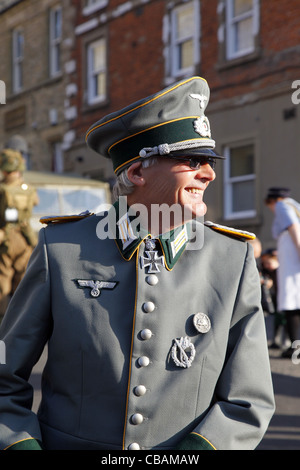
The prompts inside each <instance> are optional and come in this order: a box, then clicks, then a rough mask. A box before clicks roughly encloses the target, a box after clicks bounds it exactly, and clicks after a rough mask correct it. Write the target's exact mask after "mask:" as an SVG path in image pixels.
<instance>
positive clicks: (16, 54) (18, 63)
mask: <svg viewBox="0 0 300 470" xmlns="http://www.w3.org/2000/svg"><path fill="white" fill-rule="evenodd" d="M23 61H24V35H23V32H22V31H21V30H19V29H16V30H15V31H13V44H12V62H13V64H12V65H13V67H12V73H13V80H12V87H13V92H14V93H17V92H19V91H21V90H22V88H23Z"/></svg>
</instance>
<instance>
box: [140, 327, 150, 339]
mask: <svg viewBox="0 0 300 470" xmlns="http://www.w3.org/2000/svg"><path fill="white" fill-rule="evenodd" d="M151 336H152V331H151V330H148V328H145V329H144V330H142V331H141V337H142V338H143V339H150V338H151Z"/></svg>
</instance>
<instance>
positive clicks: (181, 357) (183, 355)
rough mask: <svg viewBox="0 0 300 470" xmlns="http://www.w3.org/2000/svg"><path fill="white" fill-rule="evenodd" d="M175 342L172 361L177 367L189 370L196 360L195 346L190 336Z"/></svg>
mask: <svg viewBox="0 0 300 470" xmlns="http://www.w3.org/2000/svg"><path fill="white" fill-rule="evenodd" d="M174 341H175V343H174V345H173V347H172V350H171V356H172V359H173V361H174V362H175V365H176V366H177V367H183V368H185V369H188V368H189V367H191V365H192V362H193V360H194V359H195V355H196V350H195V346H194V345H193V343H192V342H191V340H190V338H189V337H188V336H185V337H184V338H183V337H181V338H180V339H175V340H174ZM188 351H189V352H188Z"/></svg>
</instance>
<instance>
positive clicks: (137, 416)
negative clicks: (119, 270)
mask: <svg viewBox="0 0 300 470" xmlns="http://www.w3.org/2000/svg"><path fill="white" fill-rule="evenodd" d="M146 282H147V283H148V284H149V285H150V286H156V284H157V283H158V277H157V276H156V275H155V274H149V275H148V276H147V277H146ZM143 310H144V312H145V313H151V312H153V311H154V310H155V304H154V303H153V302H150V301H149V302H145V303H144V304H143ZM151 337H152V331H151V330H149V329H148V328H145V329H144V330H142V331H141V338H142V339H143V340H148V339H150V338H151ZM138 364H139V366H140V367H148V365H149V364H150V359H149V357H147V356H141V357H139V358H138ZM133 392H134V394H135V395H136V396H137V397H142V396H143V395H145V393H146V392H147V389H146V387H145V385H137V386H136V387H134V390H133ZM143 421H144V417H143V415H142V414H141V413H134V414H133V415H132V416H131V422H132V424H135V425H138V424H142V422H143ZM140 448H141V447H140V445H139V444H138V443H137V442H132V443H131V444H130V445H129V446H128V450H140Z"/></svg>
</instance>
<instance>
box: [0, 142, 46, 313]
mask: <svg viewBox="0 0 300 470" xmlns="http://www.w3.org/2000/svg"><path fill="white" fill-rule="evenodd" d="M0 170H1V172H2V174H3V180H2V181H1V184H0V319H1V317H2V316H3V315H4V313H5V310H6V308H7V305H8V303H9V300H10V297H11V296H12V294H13V293H14V291H15V290H16V287H17V286H18V284H19V282H20V281H21V279H22V277H23V275H24V273H25V270H26V267H27V263H28V261H29V258H30V255H31V253H32V250H33V247H34V246H35V245H36V243H37V237H36V235H35V234H34V232H33V230H32V228H31V226H30V217H31V213H32V208H33V207H34V206H35V205H36V204H37V202H38V196H37V193H36V191H35V189H34V188H31V187H29V186H28V185H27V184H26V183H24V180H23V171H24V170H25V162H24V159H23V156H22V154H21V152H19V151H18V150H14V149H4V150H2V152H1V155H0Z"/></svg>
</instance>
